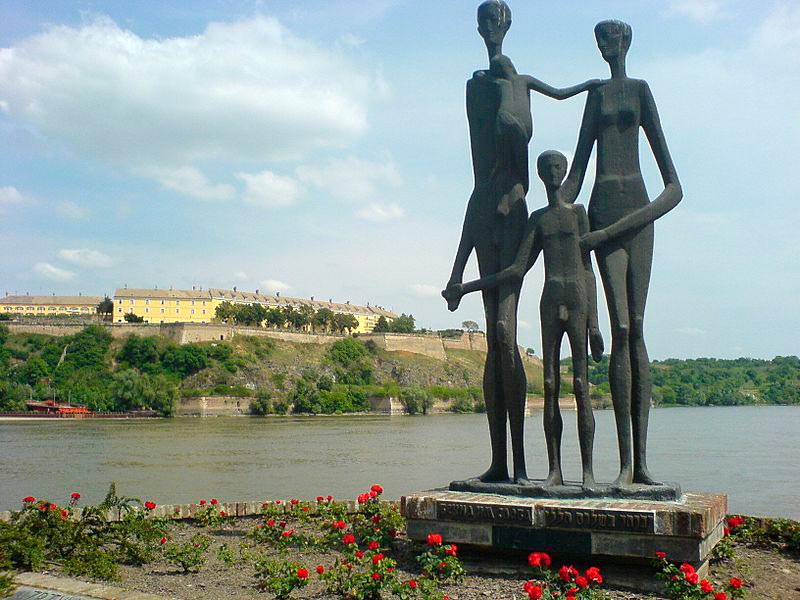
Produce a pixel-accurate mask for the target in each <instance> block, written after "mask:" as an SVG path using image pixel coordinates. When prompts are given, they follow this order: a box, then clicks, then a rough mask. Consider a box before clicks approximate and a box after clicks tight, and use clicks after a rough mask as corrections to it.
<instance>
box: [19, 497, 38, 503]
mask: <svg viewBox="0 0 800 600" xmlns="http://www.w3.org/2000/svg"><path fill="white" fill-rule="evenodd" d="M22 501H23V502H24V503H25V504H31V503H33V502H36V498H34V497H33V496H25V497H24V498H23V499H22Z"/></svg>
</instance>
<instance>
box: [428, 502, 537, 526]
mask: <svg viewBox="0 0 800 600" xmlns="http://www.w3.org/2000/svg"><path fill="white" fill-rule="evenodd" d="M436 515H437V517H438V518H439V519H445V520H448V521H469V522H482V523H487V522H491V523H511V524H518V525H532V524H533V507H532V506H497V505H494V504H474V503H470V502H439V503H437V505H436Z"/></svg>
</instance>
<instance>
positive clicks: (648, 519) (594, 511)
mask: <svg viewBox="0 0 800 600" xmlns="http://www.w3.org/2000/svg"><path fill="white" fill-rule="evenodd" d="M401 510H402V512H403V515H404V516H405V517H406V519H407V533H408V536H409V538H411V539H414V540H418V541H425V539H426V538H427V535H428V534H429V533H439V534H441V535H442V537H443V538H444V540H445V541H446V542H452V543H456V544H459V545H463V546H466V547H467V548H466V549H469V550H472V551H473V552H478V553H479V554H482V555H484V556H490V555H494V556H496V555H503V554H505V555H514V554H515V553H516V555H518V556H520V555H525V554H527V553H528V552H532V551H541V552H548V553H550V554H552V555H553V556H554V557H555V558H556V560H562V561H572V562H575V563H583V564H588V563H598V564H604V565H609V569H608V572H609V574H612V573H614V572H615V571H616V572H617V573H618V574H619V576H618V577H612V579H611V580H609V581H610V583H611V584H612V585H618V586H620V587H629V588H633V589H639V590H640V591H646V590H645V587H643V586H644V582H645V580H652V573H651V572H649V568H650V564H651V562H652V560H653V558H654V557H655V553H656V552H666V553H667V555H668V557H669V559H670V560H672V561H674V562H688V563H691V564H692V565H693V566H694V567H695V568H696V569H699V570H701V571H704V570H705V569H707V563H708V557H709V554H710V552H711V550H712V549H713V547H714V546H715V545H716V543H717V542H719V540H721V539H722V536H723V529H724V519H725V515H726V513H727V497H726V496H725V495H722V494H707V493H692V492H688V493H686V494H684V495H682V497H681V500H680V501H678V502H665V501H654V500H633V499H630V500H625V499H612V498H602V499H601V498H595V499H553V498H529V497H521V496H505V495H498V494H480V493H471V492H459V491H452V490H447V489H440V490H430V491H425V492H420V493H418V494H412V495H409V496H404V497H403V498H401ZM635 571H641V572H646V575H647V577H632V574H633V573H634V572H635ZM629 580H630V581H629ZM631 581H634V582H635V583H631Z"/></svg>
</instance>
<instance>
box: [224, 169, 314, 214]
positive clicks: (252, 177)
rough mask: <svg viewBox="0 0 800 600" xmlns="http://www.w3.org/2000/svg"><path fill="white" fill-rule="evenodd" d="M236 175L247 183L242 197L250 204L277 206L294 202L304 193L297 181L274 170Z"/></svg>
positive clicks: (268, 206)
mask: <svg viewBox="0 0 800 600" xmlns="http://www.w3.org/2000/svg"><path fill="white" fill-rule="evenodd" d="M236 177H237V178H238V179H240V180H242V181H244V183H245V190H244V194H243V196H242V198H243V199H244V201H245V202H247V203H248V204H254V205H256V206H263V207H267V208H277V207H281V206H289V205H291V204H294V203H295V202H297V200H298V198H300V196H302V195H303V188H302V187H301V186H300V185H299V184H298V183H297V181H295V180H294V179H292V178H291V177H284V176H283V175H278V174H276V173H273V172H272V171H261V172H260V173H237V174H236Z"/></svg>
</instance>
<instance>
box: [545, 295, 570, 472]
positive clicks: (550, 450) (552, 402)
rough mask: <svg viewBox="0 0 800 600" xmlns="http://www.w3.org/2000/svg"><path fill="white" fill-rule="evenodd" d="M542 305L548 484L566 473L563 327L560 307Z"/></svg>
mask: <svg viewBox="0 0 800 600" xmlns="http://www.w3.org/2000/svg"><path fill="white" fill-rule="evenodd" d="M545 303H546V302H545V298H542V307H541V309H540V311H539V314H540V315H541V325H542V363H543V366H544V415H543V416H542V419H543V421H544V437H545V442H546V444H547V462H548V473H547V479H546V480H545V482H544V485H545V486H551V485H562V484H563V483H564V476H563V474H562V471H561V434H562V432H563V430H564V422H563V420H562V418H561V409H560V407H559V405H558V393H559V388H560V387H561V385H560V384H561V379H560V372H561V339H562V337H563V336H564V329H563V327H562V323H561V321H560V320H559V319H558V315H557V307H555V306H552V305H551V306H547V307H545V306H544V305H545Z"/></svg>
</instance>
